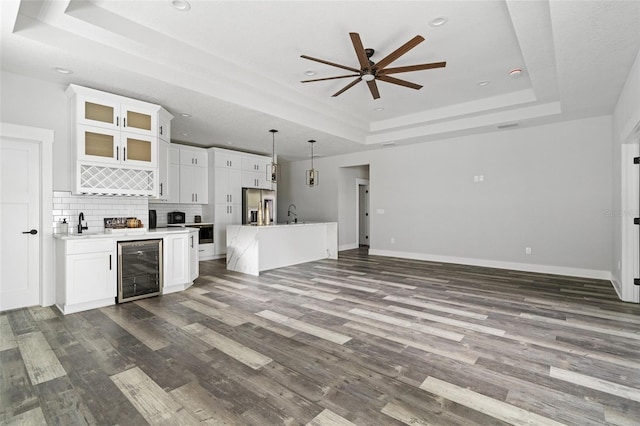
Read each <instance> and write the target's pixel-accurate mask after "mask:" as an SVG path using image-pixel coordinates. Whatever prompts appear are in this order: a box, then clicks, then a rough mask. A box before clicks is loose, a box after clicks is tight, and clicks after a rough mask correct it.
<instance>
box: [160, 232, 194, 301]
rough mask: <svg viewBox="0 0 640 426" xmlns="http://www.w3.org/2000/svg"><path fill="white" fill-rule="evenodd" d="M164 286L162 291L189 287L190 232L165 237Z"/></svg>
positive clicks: (169, 291)
mask: <svg viewBox="0 0 640 426" xmlns="http://www.w3.org/2000/svg"><path fill="white" fill-rule="evenodd" d="M163 260H164V288H163V291H162V293H163V294H167V293H173V292H175V291H180V290H184V289H185V288H186V287H188V285H187V283H189V284H190V283H191V281H190V280H189V234H187V233H180V234H174V235H167V236H165V237H164V256H163Z"/></svg>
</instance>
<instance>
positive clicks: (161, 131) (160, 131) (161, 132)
mask: <svg viewBox="0 0 640 426" xmlns="http://www.w3.org/2000/svg"><path fill="white" fill-rule="evenodd" d="M160 135H162V126H160Z"/></svg>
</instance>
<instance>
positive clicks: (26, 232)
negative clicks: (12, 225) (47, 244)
mask: <svg viewBox="0 0 640 426" xmlns="http://www.w3.org/2000/svg"><path fill="white" fill-rule="evenodd" d="M37 233H38V230H37V229H32V230H31V231H24V232H23V234H31V235H36V234H37Z"/></svg>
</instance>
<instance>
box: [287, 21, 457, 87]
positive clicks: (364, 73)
mask: <svg viewBox="0 0 640 426" xmlns="http://www.w3.org/2000/svg"><path fill="white" fill-rule="evenodd" d="M445 22H446V21H445ZM349 36H350V37H351V43H352V44H353V48H354V50H355V53H356V57H357V58H358V62H359V64H360V68H354V67H349V66H346V65H340V64H337V63H335V62H329V61H325V60H324V59H318V58H314V57H311V56H307V55H301V56H300V57H301V58H304V59H308V60H310V61H315V62H319V63H321V64H325V65H329V66H332V67H337V68H342V69H344V70H347V71H351V72H352V74H347V75H339V76H335V77H326V78H314V79H312V80H302V81H301V83H311V82H314V81H326V80H336V79H340V78H349V77H355V80H353V81H351V83H349V84H347V85H346V86H345V87H343V88H342V89H340V90H338V91H337V92H336V93H334V94H333V95H332V97H336V96H339V95H340V94H342V93H344V92H345V91H347V90H349V89H350V88H352V87H353V86H355V85H356V84H358V83H360V82H361V81H365V82H366V83H367V86H368V87H369V91H370V92H371V96H373V99H379V98H380V92H379V91H378V85H377V84H376V81H384V82H385V83H391V84H395V85H398V86H403V87H408V88H410V89H414V90H420V89H421V88H422V86H421V85H419V84H415V83H412V82H410V81H406V80H401V79H399V78H395V77H391V76H390V75H389V74H399V73H403V72H411V71H422V70H428V69H432V68H444V67H445V66H446V65H447V63H446V62H433V63H429V64H419V65H409V66H402V67H394V68H387V66H388V65H390V64H391V63H392V62H394V61H395V60H396V59H398V58H400V57H401V56H402V55H404V54H405V53H407V52H409V51H410V50H411V49H413V48H414V47H416V46H417V45H418V44H420V43H422V42H423V41H424V37H422V36H420V35H417V36H415V37H414V38H412V39H411V40H409V41H408V42H406V43H405V44H403V45H402V46H400V47H399V48H397V49H396V50H394V51H393V52H391V53H390V54H388V55H387V56H385V57H384V58H382V59H381V60H380V61H378V62H377V63H375V62H373V61H372V60H371V57H372V56H373V54H374V53H375V51H374V50H373V49H365V48H364V46H363V45H362V40H360V35H359V34H358V33H349Z"/></svg>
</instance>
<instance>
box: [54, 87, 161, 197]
mask: <svg viewBox="0 0 640 426" xmlns="http://www.w3.org/2000/svg"><path fill="white" fill-rule="evenodd" d="M66 94H67V96H69V98H70V99H71V114H70V117H71V124H72V127H71V128H72V129H73V137H74V142H75V146H76V149H75V153H76V155H75V162H74V169H73V180H74V181H75V185H74V191H75V192H76V193H80V194H111V195H145V196H152V197H157V196H158V195H159V188H158V186H159V185H158V184H159V178H158V174H159V173H158V149H159V148H158V140H159V139H158V130H159V128H158V120H159V113H160V110H161V107H160V106H159V105H154V104H150V103H147V102H143V101H138V100H136V99H130V98H126V97H123V96H119V95H114V94H111V93H106V92H101V91H99V90H95V89H90V88H87V87H82V86H77V85H75V84H71V85H69V87H68V88H67V90H66ZM171 118H173V117H172V116H171V114H168V113H167V116H166V118H165V120H169V121H170V119H171ZM163 160H164V157H163Z"/></svg>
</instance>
